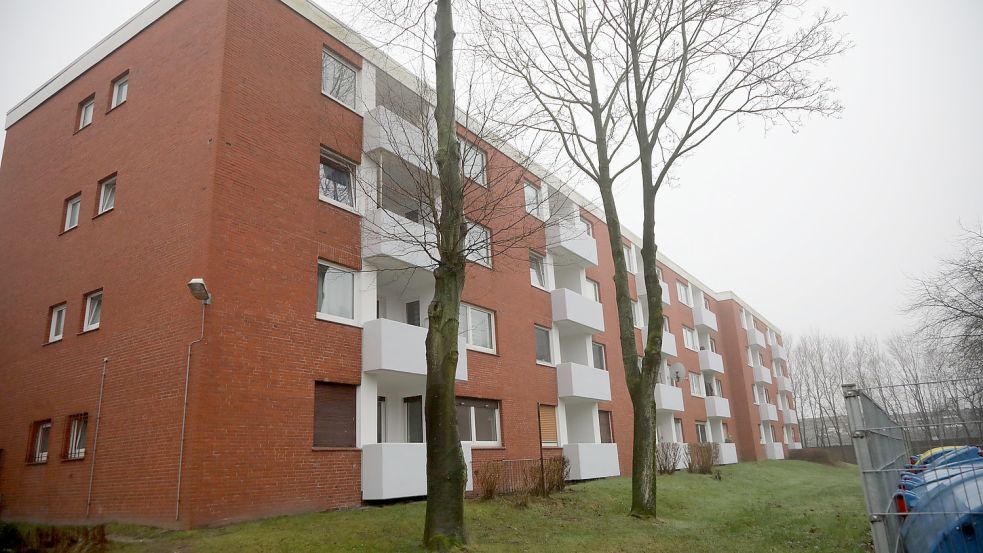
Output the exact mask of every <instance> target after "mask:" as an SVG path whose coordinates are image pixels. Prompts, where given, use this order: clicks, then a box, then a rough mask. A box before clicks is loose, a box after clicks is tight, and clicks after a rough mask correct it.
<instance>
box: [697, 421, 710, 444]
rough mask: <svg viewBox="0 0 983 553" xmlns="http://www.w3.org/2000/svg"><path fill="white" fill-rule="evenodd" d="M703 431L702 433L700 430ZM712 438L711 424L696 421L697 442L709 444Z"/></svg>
mask: <svg viewBox="0 0 983 553" xmlns="http://www.w3.org/2000/svg"><path fill="white" fill-rule="evenodd" d="M701 430H702V431H703V433H702V435H701V434H700V431H701ZM711 441H712V440H711V439H710V426H709V425H708V424H707V423H705V422H698V423H696V442H697V443H701V444H708V443H710V442H711Z"/></svg>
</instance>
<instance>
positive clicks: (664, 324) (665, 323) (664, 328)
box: [662, 315, 671, 334]
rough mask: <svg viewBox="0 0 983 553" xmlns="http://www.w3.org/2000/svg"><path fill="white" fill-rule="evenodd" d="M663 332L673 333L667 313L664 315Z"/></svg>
mask: <svg viewBox="0 0 983 553" xmlns="http://www.w3.org/2000/svg"><path fill="white" fill-rule="evenodd" d="M662 334H671V333H670V332H669V317H666V316H665V315H663V316H662Z"/></svg>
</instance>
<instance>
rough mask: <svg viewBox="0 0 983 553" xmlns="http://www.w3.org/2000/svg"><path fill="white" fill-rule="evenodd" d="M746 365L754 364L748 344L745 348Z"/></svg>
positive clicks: (751, 365)
mask: <svg viewBox="0 0 983 553" xmlns="http://www.w3.org/2000/svg"><path fill="white" fill-rule="evenodd" d="M747 366H748V367H753V366H754V356H753V355H752V353H751V347H750V346H748V348H747Z"/></svg>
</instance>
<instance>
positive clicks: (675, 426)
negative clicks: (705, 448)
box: [672, 417, 685, 444]
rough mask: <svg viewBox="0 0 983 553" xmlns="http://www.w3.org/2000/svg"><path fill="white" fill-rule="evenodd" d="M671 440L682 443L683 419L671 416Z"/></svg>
mask: <svg viewBox="0 0 983 553" xmlns="http://www.w3.org/2000/svg"><path fill="white" fill-rule="evenodd" d="M672 442H673V443H676V444H682V443H685V442H683V419H680V418H676V417H673V419H672Z"/></svg>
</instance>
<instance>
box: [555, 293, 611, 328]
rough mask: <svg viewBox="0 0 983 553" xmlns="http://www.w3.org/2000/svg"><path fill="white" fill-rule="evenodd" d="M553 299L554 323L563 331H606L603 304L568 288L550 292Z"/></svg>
mask: <svg viewBox="0 0 983 553" xmlns="http://www.w3.org/2000/svg"><path fill="white" fill-rule="evenodd" d="M550 296H551V297H552V301H553V324H555V325H556V326H557V327H559V328H560V330H561V331H566V332H577V333H585V334H596V333H598V332H604V310H603V309H602V308H601V304H599V303H597V302H596V301H594V300H592V299H588V298H587V297H586V296H582V295H580V294H578V293H577V292H574V291H573V290H569V289H567V288H557V289H556V290H553V291H552V292H550Z"/></svg>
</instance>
